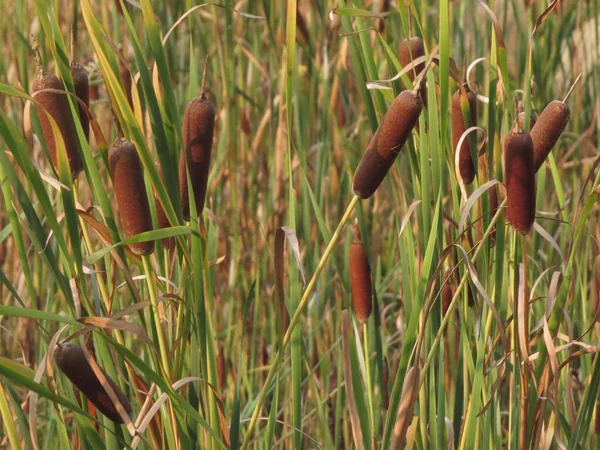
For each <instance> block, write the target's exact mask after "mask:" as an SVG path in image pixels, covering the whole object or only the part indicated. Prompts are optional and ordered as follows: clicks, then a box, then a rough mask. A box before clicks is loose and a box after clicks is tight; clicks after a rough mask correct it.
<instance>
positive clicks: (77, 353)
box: [55, 343, 133, 423]
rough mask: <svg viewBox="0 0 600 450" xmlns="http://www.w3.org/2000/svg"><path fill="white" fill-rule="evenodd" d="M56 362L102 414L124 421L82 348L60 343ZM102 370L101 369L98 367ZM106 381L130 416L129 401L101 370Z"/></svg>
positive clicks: (111, 418)
mask: <svg viewBox="0 0 600 450" xmlns="http://www.w3.org/2000/svg"><path fill="white" fill-rule="evenodd" d="M55 359H56V364H57V365H58V368H59V369H60V370H61V372H62V373H64V374H65V375H66V377H67V378H68V379H69V381H71V383H73V385H74V386H75V387H76V388H77V389H79V390H80V391H81V393H83V395H85V396H86V397H87V398H88V399H89V400H90V401H91V402H92V404H93V405H94V406H95V407H96V408H98V409H99V410H100V411H101V412H102V414H104V415H105V416H106V417H108V418H109V419H110V420H112V421H113V422H115V423H124V422H123V419H122V418H121V415H120V414H119V411H118V408H117V405H116V404H115V403H113V402H112V401H111V399H110V396H109V395H108V392H107V391H106V389H104V386H102V383H101V382H100V379H99V378H98V377H97V376H96V374H95V372H94V369H92V366H91V365H90V363H89V362H88V360H87V359H86V357H85V354H84V352H83V348H82V347H81V346H79V345H76V344H73V343H67V344H61V345H60V346H59V347H58V348H57V350H56V353H55ZM100 370H102V369H100ZM102 374H103V375H104V378H106V381H107V382H108V384H109V385H110V387H111V388H112V390H113V391H114V392H115V394H116V396H117V398H118V400H119V402H120V403H121V405H122V406H123V408H124V409H125V411H126V412H127V414H128V415H129V416H130V417H131V415H132V411H133V409H132V408H131V403H129V400H128V399H127V397H125V394H123V392H122V391H121V389H120V388H119V386H118V385H117V384H116V383H115V382H114V381H113V380H112V379H111V378H110V377H109V376H108V375H107V374H106V372H104V370H102Z"/></svg>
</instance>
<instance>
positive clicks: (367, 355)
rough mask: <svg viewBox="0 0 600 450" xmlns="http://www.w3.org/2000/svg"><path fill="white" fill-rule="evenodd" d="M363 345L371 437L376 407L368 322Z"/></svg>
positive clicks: (363, 327)
mask: <svg viewBox="0 0 600 450" xmlns="http://www.w3.org/2000/svg"><path fill="white" fill-rule="evenodd" d="M362 332H363V345H364V353H365V370H366V372H367V398H368V401H369V419H370V422H371V439H373V438H374V436H375V407H374V406H373V379H372V376H371V358H370V353H371V352H370V351H369V327H368V326H367V322H363V324H362Z"/></svg>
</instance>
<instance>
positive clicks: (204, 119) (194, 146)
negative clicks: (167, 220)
mask: <svg viewBox="0 0 600 450" xmlns="http://www.w3.org/2000/svg"><path fill="white" fill-rule="evenodd" d="M214 131H215V107H214V105H213V104H212V102H211V101H210V100H209V99H208V98H207V97H206V95H204V94H202V95H201V96H200V97H197V98H195V99H193V100H192V101H191V102H189V103H188V104H187V106H186V108H185V115H184V116H183V144H184V151H183V152H182V154H181V156H180V160H179V180H180V186H179V187H180V190H181V205H182V207H183V217H184V218H185V219H186V220H188V219H189V217H190V209H189V202H190V200H189V192H188V185H187V178H186V171H185V164H186V163H187V167H188V170H189V172H190V179H191V183H192V189H193V192H194V199H195V200H196V211H197V212H198V214H202V210H203V209H204V203H205V201H206V188H207V186H208V174H209V171H210V157H211V152H212V141H213V134H214ZM184 155H185V156H184Z"/></svg>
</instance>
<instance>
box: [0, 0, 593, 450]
mask: <svg viewBox="0 0 600 450" xmlns="http://www.w3.org/2000/svg"><path fill="white" fill-rule="evenodd" d="M486 6H487V7H486ZM547 6H548V4H546V2H545V1H544V0H537V1H535V0H530V1H522V0H489V1H488V2H480V1H475V0H463V1H458V0H456V1H453V2H450V1H448V0H441V1H439V2H438V1H433V0H432V1H429V0H428V1H413V0H408V1H398V2H395V1H392V2H389V1H387V2H386V1H371V2H369V1H367V2H360V1H356V0H347V1H344V0H338V1H337V2H334V1H331V0H328V1H323V0H311V1H309V0H287V1H284V0H253V1H243V0H241V1H239V2H234V1H232V0H223V1H222V2H221V3H219V4H210V5H209V4H200V3H197V2H192V1H191V0H185V1H183V0H182V1H173V2H151V1H150V0H141V1H140V3H139V4H138V3H137V2H133V1H131V2H130V3H128V2H124V3H122V4H119V2H113V1H105V2H95V1H92V0H82V1H81V2H71V1H64V0H54V1H43V0H29V1H25V0H15V1H14V2H8V3H7V4H5V5H3V8H4V12H5V14H2V15H0V30H1V34H0V35H1V36H2V40H1V42H2V44H1V45H0V101H1V106H0V149H1V150H2V151H1V152H0V179H1V182H2V185H1V186H2V202H1V203H0V213H1V214H0V220H2V223H1V228H0V230H1V231H0V257H1V258H0V259H1V264H2V265H1V272H0V282H1V285H0V293H1V298H2V302H1V305H0V336H1V339H0V415H1V417H2V420H1V421H0V424H1V425H0V448H16V449H54V448H60V449H65V448H82V449H83V448H85V449H103V448H110V449H114V448H152V449H154V448H156V449H161V448H165V449H166V448H169V449H178V448H181V449H189V448H210V449H213V448H214V449H218V448H229V447H231V448H236V449H237V448H240V447H242V446H243V447H244V448H260V449H272V448H326V449H341V448H357V449H375V448H378V449H379V448H381V449H384V450H387V449H390V448H404V446H407V447H408V448H418V449H438V448H447V449H450V448H461V449H474V448H482V449H484V448H490V449H504V448H510V449H517V448H527V447H529V446H531V447H532V448H540V447H541V448H552V449H554V448H600V440H599V439H597V435H596V434H595V430H596V429H597V430H598V431H600V428H598V427H595V425H594V420H599V418H596V411H595V404H596V397H597V393H598V387H599V385H600V366H599V365H598V363H597V360H596V362H595V361H594V359H593V355H594V354H595V353H596V352H597V350H598V348H599V347H598V345H597V342H598V337H599V333H600V329H598V327H597V325H595V320H594V319H595V306H594V305H595V301H596V300H595V299H596V298H597V297H598V294H597V292H598V288H599V287H600V284H598V282H597V281H594V276H595V275H594V274H595V271H594V265H595V258H596V255H598V254H599V253H600V250H599V245H598V238H599V237H600V236H599V230H598V213H599V211H600V209H599V207H598V206H597V205H596V203H597V200H598V196H599V195H600V190H598V183H599V182H600V177H599V173H598V170H597V162H598V159H597V157H598V152H597V146H598V145H597V142H598V134H597V128H598V115H597V114H598V94H597V89H598V78H597V75H596V73H597V72H596V70H595V66H596V63H597V61H598V50H597V49H598V34H599V33H600V28H599V25H600V24H599V23H598V16H597V14H598V12H600V10H599V8H598V6H599V5H598V1H597V0H588V1H576V0H572V1H569V0H562V1H560V2H558V1H554V2H552V4H551V7H552V8H551V11H550V14H547V15H545V14H543V12H544V10H545V8H546V7H547ZM120 8H123V13H120V12H119V10H120ZM536 22H537V25H536ZM71 28H73V30H74V42H73V48H74V51H75V54H74V59H75V60H76V61H78V62H80V63H81V64H84V65H85V66H86V68H87V70H88V72H89V74H90V80H91V84H92V85H93V86H94V88H95V89H97V97H96V99H95V100H93V101H92V103H91V108H90V112H91V114H92V115H93V117H94V120H93V121H92V126H93V131H92V133H91V136H92V137H91V138H90V142H89V143H88V142H87V141H86V139H85V137H84V135H83V132H82V130H81V127H80V126H79V125H78V126H77V130H78V135H79V144H80V151H81V154H82V156H83V159H84V166H85V172H84V173H83V174H82V175H80V177H79V178H78V179H77V180H76V181H75V182H72V181H71V179H70V177H69V172H68V168H67V167H64V165H61V166H60V167H59V171H58V173H56V172H55V171H54V168H53V167H52V165H51V164H50V162H49V159H48V156H47V150H46V145H45V142H44V139H43V135H42V133H41V130H40V124H39V119H38V117H37V115H36V113H35V108H34V107H32V106H33V104H32V98H31V97H30V95H31V94H32V93H33V92H32V88H31V85H32V80H33V77H34V75H35V73H36V65H35V53H34V41H35V42H37V44H39V48H40V54H41V59H42V62H43V65H44V67H45V69H46V70H47V71H49V72H53V73H56V74H58V75H59V76H60V77H61V78H62V79H63V80H64V82H65V84H66V86H67V87H68V89H69V90H71V91H72V80H71V77H70V72H69V63H70V57H71V53H70V47H71V39H70V29H71ZM534 28H535V33H533V31H534ZM412 35H418V36H421V37H422V38H423V40H424V42H425V44H426V48H427V53H428V55H427V56H428V58H430V57H432V56H434V55H437V58H436V61H435V64H433V65H432V66H431V67H432V68H431V70H430V71H429V72H428V73H427V86H428V88H427V89H428V104H427V109H426V110H424V111H423V114H422V115H421V118H420V122H419V127H418V130H417V129H415V131H414V132H413V137H412V138H411V139H409V142H408V143H407V145H405V148H404V150H403V152H402V153H401V155H400V156H399V157H398V159H397V162H396V163H395V165H394V167H393V168H392V170H391V171H390V173H389V174H388V176H387V178H386V180H385V181H384V183H383V185H382V186H381V187H380V189H379V190H378V191H377V193H376V194H375V195H374V196H373V197H372V198H371V199H369V200H364V201H360V202H359V201H357V199H356V198H354V199H353V193H352V189H351V182H352V175H353V172H354V169H355V168H356V166H357V164H358V161H359V160H360V157H361V155H362V153H363V151H364V149H365V148H366V147H367V144H368V142H369V140H370V139H371V137H372V135H373V133H374V131H375V130H376V129H377V126H378V123H379V122H380V121H381V119H382V117H383V115H384V114H385V112H386V110H387V108H388V106H389V104H390V103H391V101H392V100H393V98H394V96H395V95H396V94H398V93H399V92H400V90H401V89H402V82H404V83H406V85H410V82H409V80H408V78H407V77H406V76H405V75H403V76H402V80H398V79H397V80H395V81H392V82H390V81H381V80H389V79H390V78H392V77H394V76H395V75H396V74H397V73H398V72H399V71H400V70H401V69H402V67H401V66H400V64H399V63H398V59H397V49H398V45H399V43H400V41H401V40H402V39H403V38H405V37H407V36H412ZM119 55H120V56H119ZM119 59H121V64H125V65H126V67H128V68H129V70H130V71H131V73H132V74H134V75H135V76H136V79H137V84H136V88H135V89H134V91H133V98H134V102H133V103H134V107H133V108H131V107H130V106H129V104H128V102H127V93H126V92H125V91H124V89H123V86H122V85H121V82H120V78H119ZM476 61H477V64H475V62H476ZM467 67H469V68H470V70H469V81H470V82H471V86H472V87H473V88H475V87H476V90H477V93H478V95H479V102H478V111H479V114H478V126H479V127H480V128H481V130H479V131H477V132H474V133H473V134H471V138H472V139H473V142H475V141H477V143H478V144H479V146H480V149H481V153H480V158H479V172H478V177H477V180H476V181H475V183H474V184H473V185H471V186H467V187H464V186H461V185H460V184H459V183H458V182H457V179H456V176H455V171H454V160H455V159H454V149H453V148H452V144H451V135H450V130H451V121H450V114H449V104H450V103H449V102H450V97H451V95H452V93H453V92H454V91H455V90H456V86H457V84H456V82H457V80H458V81H460V80H461V79H462V77H463V74H464V72H465V70H464V69H465V68H467ZM581 71H583V76H582V78H581V81H580V82H579V83H578V84H577V85H576V86H575V89H574V90H573V93H572V94H571V96H570V98H569V100H568V104H569V106H570V108H571V119H570V122H569V125H568V126H567V129H566V130H565V132H564V133H563V136H562V138H561V139H560V141H559V142H558V144H557V145H556V147H555V148H554V150H553V152H552V154H551V155H550V157H549V159H548V161H547V162H546V164H545V165H544V167H543V168H542V169H541V170H540V171H539V172H538V175H537V194H536V195H537V215H536V228H535V230H534V231H532V232H531V233H530V234H529V236H527V237H526V238H523V239H521V238H520V237H518V236H517V235H516V233H515V232H514V231H513V230H512V228H511V227H510V225H508V224H507V223H506V221H505V217H504V216H505V215H504V208H500V210H499V212H498V213H497V214H496V213H495V212H494V211H491V208H490V194H491V192H492V190H496V189H498V191H497V192H498V193H499V197H500V201H501V202H502V200H503V199H504V195H505V190H504V187H503V186H502V185H501V184H500V183H501V182H502V159H501V155H502V143H503V137H504V136H505V134H506V133H507V132H508V130H509V129H510V127H511V126H512V122H513V119H514V116H515V111H514V102H513V98H514V96H515V95H517V96H519V98H520V99H522V100H523V105H524V108H525V111H526V113H527V116H529V113H530V111H533V112H537V113H538V114H539V112H541V111H542V109H543V108H544V106H545V105H546V104H547V103H549V102H550V101H551V100H553V99H562V98H564V97H565V95H566V93H567V91H568V90H569V88H570V86H571V85H572V84H573V82H574V80H575V78H576V77H577V75H578V74H579V73H580V72H581ZM204 73H205V91H206V93H207V95H208V96H209V98H210V99H211V100H212V101H213V103H214V104H215V106H216V109H217V123H216V130H215V139H214V143H213V154H212V164H211V166H212V168H211V174H210V179H209V190H208V199H207V208H208V209H206V210H205V211H204V214H203V215H201V217H200V219H199V220H192V221H191V222H189V223H184V222H183V221H182V220H181V205H180V201H179V195H178V190H179V188H178V181H177V177H178V175H177V162H178V158H179V153H180V151H181V146H182V144H181V143H182V135H181V127H182V121H183V111H184V109H185V105H186V104H187V102H188V101H189V100H191V99H192V98H194V97H196V96H198V95H199V94H200V92H201V85H202V80H203V74H204ZM71 107H72V111H73V112H75V111H76V108H77V104H76V102H75V101H74V100H73V98H72V97H71ZM116 122H117V123H119V125H120V127H121V128H122V129H123V133H124V135H125V137H126V138H127V139H129V140H131V141H132V142H134V143H135V145H136V147H137V150H138V153H139V155H140V158H141V160H142V163H143V166H144V169H145V175H146V185H147V190H148V192H149V195H150V199H151V202H150V204H151V205H154V195H156V197H157V198H158V199H159V201H160V203H161V204H162V205H163V207H164V208H165V211H166V212H167V216H168V217H169V218H170V220H171V223H173V224H175V225H174V226H173V227H171V228H169V229H164V230H155V231H152V232H150V233H148V234H146V235H145V236H143V235H142V236H140V237H139V238H138V239H140V240H148V239H156V240H157V248H156V251H155V252H154V254H153V255H151V256H150V257H145V258H139V257H136V256H134V255H132V254H131V253H129V252H128V251H126V250H125V249H126V246H125V245H122V244H123V242H122V240H123V234H122V227H121V224H120V214H119V211H118V209H117V208H116V203H115V200H114V192H113V189H112V183H111V181H110V177H109V174H108V169H107V151H108V147H109V146H110V144H111V143H112V142H113V141H114V139H115V137H116V135H117V133H116V127H115V123H116ZM528 123H529V120H527V121H526V125H525V127H526V128H527V127H528ZM157 161H160V163H161V166H162V168H163V174H164V181H163V180H162V179H161V177H160V176H159V174H158V172H157V170H156V167H155V164H154V163H155V162H157ZM152 214H153V218H154V219H155V218H156V215H155V211H154V210H153V212H152ZM192 216H193V217H196V215H194V214H193V215H192ZM355 219H356V220H357V224H358V226H359V227H360V230H361V234H362V237H363V240H364V242H365V245H366V247H367V249H368V254H369V258H370V263H371V269H372V277H373V282H374V287H375V295H374V302H375V303H374V313H373V314H372V316H371V318H370V319H369V321H368V322H367V323H366V324H365V326H364V327H363V326H360V325H359V324H358V323H357V322H356V321H355V319H354V316H353V313H352V309H351V303H352V302H351V293H350V284H349V271H348V248H349V245H350V243H351V242H352V237H353V229H352V226H351V224H352V223H353V222H354V220H355ZM155 223H156V222H155ZM168 236H174V237H175V239H176V241H177V245H176V247H175V249H174V250H173V251H167V250H165V249H163V248H162V246H161V245H160V244H159V243H160V239H161V238H164V237H168ZM520 263H521V264H520ZM519 270H522V271H523V272H522V274H523V275H524V274H525V273H526V276H521V277H519V275H518V273H519ZM597 276H598V277H600V273H599V274H598V275H597ZM448 284H449V285H450V286H451V289H452V293H453V298H452V302H451V303H450V309H449V310H448V312H447V313H446V315H442V308H441V299H440V297H441V295H440V292H441V291H442V290H443V286H444V285H448ZM282 297H283V298H282ZM281 302H285V305H284V306H285V308H284V309H282V308H281ZM519 302H520V304H521V305H522V306H523V307H522V308H521V309H520V311H528V321H529V324H530V326H529V327H528V328H529V329H527V327H525V326H524V325H523V324H524V323H527V321H525V320H524V317H523V316H522V315H521V316H519V317H518V318H517V319H518V320H517V321H514V320H513V314H515V312H516V311H517V307H516V305H517V304H518V303H519ZM527 303H529V305H528V306H525V305H527ZM596 304H597V303H596ZM281 311H287V312H286V313H285V314H281ZM287 316H289V317H290V318H292V319H291V326H290V327H289V328H287V332H286V329H284V327H285V326H286V325H287V324H288V323H290V322H289V320H287ZM515 322H516V323H515ZM64 339H71V340H74V341H75V342H79V343H81V344H84V343H87V344H89V345H90V346H91V344H92V343H93V348H94V349H95V356H96V359H97V361H98V364H99V365H100V366H101V367H102V368H104V370H105V371H106V372H107V374H108V375H109V376H110V377H112V378H113V379H114V380H116V381H117V382H118V384H119V385H120V387H121V389H122V390H123V391H124V392H125V393H126V394H127V396H128V397H129V398H130V399H131V402H132V404H133V410H134V417H132V418H131V419H132V422H131V423H128V425H127V426H118V425H115V424H114V423H112V422H111V421H109V420H108V419H106V418H105V417H104V416H102V414H100V413H97V414H96V413H95V412H94V411H93V409H92V408H90V405H89V404H88V403H87V402H85V401H84V400H85V399H84V398H83V397H81V396H79V395H76V394H75V393H74V391H73V388H72V385H71V384H70V383H69V381H68V379H67V378H66V377H65V376H64V375H62V374H61V373H60V371H59V370H58V369H57V367H56V365H55V363H54V359H53V357H52V355H51V354H52V353H53V352H54V349H55V347H56V342H57V341H62V340H64ZM49 354H50V357H48V355H49ZM599 423H600V422H599Z"/></svg>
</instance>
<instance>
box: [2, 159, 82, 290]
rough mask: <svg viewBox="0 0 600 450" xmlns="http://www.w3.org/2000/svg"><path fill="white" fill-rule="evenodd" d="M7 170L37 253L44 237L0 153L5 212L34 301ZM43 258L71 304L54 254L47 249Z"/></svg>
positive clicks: (31, 281) (5, 160)
mask: <svg viewBox="0 0 600 450" xmlns="http://www.w3.org/2000/svg"><path fill="white" fill-rule="evenodd" d="M7 170H8V171H9V172H8V174H9V175H10V178H12V180H10V181H11V182H12V183H14V184H13V189H14V190H15V191H16V194H17V198H19V200H21V199H23V201H20V203H21V207H22V208H23V209H24V210H25V215H26V217H27V220H28V221H29V224H30V226H31V227H32V229H33V230H34V233H35V234H36V236H35V237H36V238H37V239H32V242H33V243H34V247H35V249H36V250H38V251H39V250H40V249H41V248H42V246H43V244H42V242H45V241H46V236H45V233H44V231H43V229H42V225H41V223H40V220H39V218H38V216H37V215H36V214H35V210H34V209H33V206H31V203H30V202H29V199H28V198H27V194H25V190H24V189H23V187H22V185H21V183H20V182H19V180H18V178H17V176H16V174H15V173H14V171H13V170H12V166H11V165H10V163H9V162H8V158H7V157H6V154H5V153H4V152H0V181H1V183H0V184H1V187H2V194H3V196H4V205H5V207H6V212H7V214H8V218H9V220H10V224H11V226H12V230H13V231H12V232H13V238H14V242H15V246H16V247H17V253H18V254H19V260H20V261H21V265H22V270H23V275H24V276H25V284H26V286H27V291H28V294H29V296H30V298H31V299H34V298H36V295H35V292H36V291H35V285H34V282H33V277H32V275H31V267H30V264H29V257H28V255H27V250H26V249H25V241H24V240H23V234H22V231H23V228H22V226H21V224H20V223H19V217H18V215H17V212H16V211H15V209H14V206H13V200H14V197H13V192H12V190H11V184H12V183H7V182H6V178H7V172H6V171H7ZM25 199H27V200H25ZM43 257H45V258H46V261H47V263H48V265H49V267H50V268H51V270H52V271H53V273H54V275H55V276H56V279H57V282H58V283H59V285H60V287H61V289H62V291H63V294H64V295H65V296H66V298H67V299H68V300H69V301H70V302H72V298H71V289H70V287H69V281H68V280H67V278H66V277H65V275H64V274H63V273H62V272H61V270H60V267H59V264H58V262H57V261H56V259H55V257H54V253H53V251H52V249H51V248H48V249H47V251H46V252H44V253H43Z"/></svg>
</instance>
